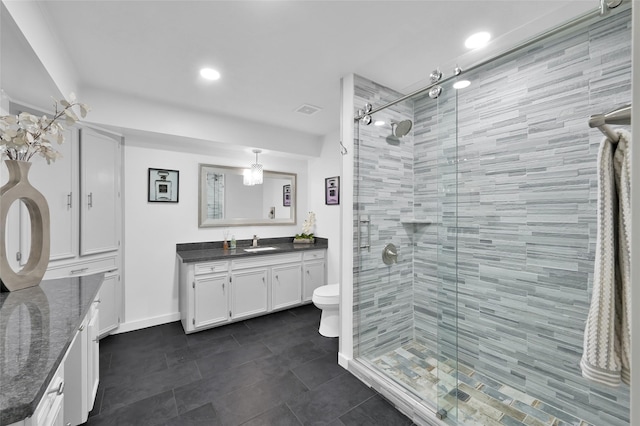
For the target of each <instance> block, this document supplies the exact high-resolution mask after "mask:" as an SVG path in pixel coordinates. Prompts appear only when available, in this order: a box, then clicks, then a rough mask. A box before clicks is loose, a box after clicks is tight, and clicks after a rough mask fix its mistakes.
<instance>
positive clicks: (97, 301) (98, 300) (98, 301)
mask: <svg viewBox="0 0 640 426" xmlns="http://www.w3.org/2000/svg"><path fill="white" fill-rule="evenodd" d="M94 302H96V303H100V302H102V300H100V299H97V300H94Z"/></svg>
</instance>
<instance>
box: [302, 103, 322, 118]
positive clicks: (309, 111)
mask: <svg viewBox="0 0 640 426" xmlns="http://www.w3.org/2000/svg"><path fill="white" fill-rule="evenodd" d="M321 109H322V108H320V107H317V106H313V105H309V104H302V105H300V106H299V107H298V108H296V112H299V113H300V114H304V115H313V114H315V113H316V112H318V111H320V110H321Z"/></svg>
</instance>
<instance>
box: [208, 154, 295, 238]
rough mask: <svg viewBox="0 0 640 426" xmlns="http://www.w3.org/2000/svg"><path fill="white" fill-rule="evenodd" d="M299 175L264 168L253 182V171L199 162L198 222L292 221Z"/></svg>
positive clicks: (217, 224) (291, 223) (243, 223)
mask: <svg viewBox="0 0 640 426" xmlns="http://www.w3.org/2000/svg"><path fill="white" fill-rule="evenodd" d="M295 189H296V175H295V174H294V173H282V172H272V171H268V170H265V171H264V173H263V182H262V183H261V184H254V183H253V182H252V179H251V176H250V171H247V170H245V169H243V168H237V167H226V166H217V165H213V164H200V196H199V198H200V211H199V215H198V216H199V226H200V227H201V228H202V227H213V226H232V225H234V226H242V225H247V226H248V225H289V224H290V225H293V224H295V223H296V208H295Z"/></svg>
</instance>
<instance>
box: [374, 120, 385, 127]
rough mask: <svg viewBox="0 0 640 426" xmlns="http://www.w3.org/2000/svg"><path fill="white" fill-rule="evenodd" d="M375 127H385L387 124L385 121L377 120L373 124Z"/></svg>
mask: <svg viewBox="0 0 640 426" xmlns="http://www.w3.org/2000/svg"><path fill="white" fill-rule="evenodd" d="M373 125H374V126H384V125H385V122H384V120H376V122H375V123H373Z"/></svg>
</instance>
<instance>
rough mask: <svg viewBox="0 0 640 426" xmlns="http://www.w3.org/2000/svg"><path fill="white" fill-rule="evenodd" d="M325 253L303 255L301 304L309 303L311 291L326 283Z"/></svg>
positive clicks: (317, 251) (314, 252) (315, 252)
mask: <svg viewBox="0 0 640 426" xmlns="http://www.w3.org/2000/svg"><path fill="white" fill-rule="evenodd" d="M325 253H326V252H325V250H312V251H307V252H305V253H304V255H303V269H304V272H303V290H302V301H303V302H310V301H311V298H312V297H313V291H314V290H315V289H316V288H318V287H320V286H321V285H325V284H326V283H327V278H326V268H327V264H326V261H325Z"/></svg>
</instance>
